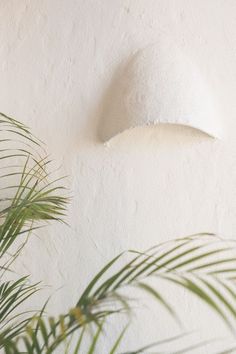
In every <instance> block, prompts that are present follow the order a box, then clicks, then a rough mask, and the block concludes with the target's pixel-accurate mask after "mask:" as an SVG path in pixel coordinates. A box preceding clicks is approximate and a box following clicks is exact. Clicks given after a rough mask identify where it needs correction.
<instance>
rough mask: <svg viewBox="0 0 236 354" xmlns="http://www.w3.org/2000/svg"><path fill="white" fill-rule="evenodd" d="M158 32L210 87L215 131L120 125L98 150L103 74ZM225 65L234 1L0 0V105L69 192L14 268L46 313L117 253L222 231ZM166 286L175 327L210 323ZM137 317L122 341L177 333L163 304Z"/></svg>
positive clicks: (231, 216)
mask: <svg viewBox="0 0 236 354" xmlns="http://www.w3.org/2000/svg"><path fill="white" fill-rule="evenodd" d="M161 35H165V36H169V37H170V38H171V39H172V40H173V41H175V42H176V43H177V45H178V46H180V47H182V48H184V49H185V50H186V51H187V52H188V53H189V55H190V56H191V57H192V59H193V60H194V61H195V62H196V63H197V65H199V66H200V67H201V70H202V72H203V73H204V75H205V76H206V78H207V80H208V81H209V83H210V84H211V85H212V87H213V91H214V95H215V97H216V99H217V100H218V101H219V103H220V104H221V110H222V115H221V117H222V122H223V126H224V130H225V131H224V136H223V139H222V140H221V141H214V140H212V139H209V138H207V137H206V136H203V135H201V134H199V133H198V132H196V131H193V130H191V129H187V128H186V129H183V128H182V129H181V128H170V127H168V128H167V127H160V126H159V127H155V128H145V129H144V128H143V129H137V130H134V131H130V132H127V133H125V134H124V135H122V136H119V137H118V138H117V139H115V140H114V141H113V142H112V144H111V146H110V147H105V146H104V145H103V144H102V142H101V141H100V138H99V136H100V132H101V130H102V124H103V121H102V119H101V113H102V111H103V104H104V102H106V101H107V100H108V99H109V97H110V95H111V91H110V89H111V82H112V79H113V77H114V75H115V74H116V72H117V71H118V70H120V68H122V67H123V65H125V64H126V62H127V60H128V59H129V58H130V56H131V55H132V54H133V53H134V52H135V51H136V50H138V49H140V48H143V47H145V46H146V45H148V44H150V43H154V42H155V41H156V40H157V39H158V38H159V36H161ZM235 63H236V1H235V0H40V1H38V0H30V1H29V0H28V1H26V0H14V1H13V0H5V1H4V0H2V1H0V110H1V111H3V112H5V113H6V114H9V115H12V116H14V117H15V118H18V119H20V120H22V121H24V122H25V123H27V124H28V125H30V126H31V127H32V128H33V131H34V132H35V133H36V134H37V135H38V136H39V137H40V138H41V139H43V140H44V141H45V142H46V143H47V145H48V150H49V151H50V152H51V153H52V155H53V157H55V158H56V159H57V161H58V165H61V170H60V172H58V175H59V174H67V175H69V176H70V177H69V180H68V182H67V184H68V186H69V187H70V189H71V191H72V194H73V196H74V198H73V201H72V203H71V205H70V207H69V213H68V214H69V216H68V222H69V223H70V225H71V226H70V228H69V227H66V226H64V225H53V226H50V227H49V228H48V229H45V230H44V232H43V233H42V234H41V236H40V237H39V238H34V239H32V240H31V241H30V245H29V247H28V249H27V251H25V255H24V258H23V259H22V261H21V262H22V264H21V268H20V269H21V270H22V271H24V272H26V273H27V272H30V273H33V277H34V279H37V280H39V279H42V280H43V281H44V283H46V284H50V285H52V288H51V289H50V290H49V292H55V290H56V289H59V288H60V287H61V288H60V290H58V291H57V292H56V293H55V294H54V297H53V301H52V303H51V308H52V311H54V312H55V313H56V312H59V311H63V310H64V309H67V308H68V307H69V306H71V305H72V304H73V303H74V302H75V301H76V299H77V297H78V294H79V291H81V289H82V288H83V286H85V284H86V282H87V281H88V280H89V279H90V278H91V276H92V275H93V274H94V273H95V272H96V271H97V270H98V268H99V267H101V266H102V265H104V263H105V262H106V261H108V260H109V259H111V257H113V256H114V255H115V254H117V253H118V252H120V251H121V250H124V249H128V248H136V249H141V250H142V249H145V248H147V247H149V246H151V245H153V244H155V243H158V242H160V241H163V240H167V239H171V238H175V237H178V236H183V235H188V234H191V233H195V232H198V231H211V232H217V233H219V234H221V235H223V236H224V237H234V231H235V229H236V214H235V212H236V193H235V186H236V173H235V172H236V169H235V157H236V156H235V155H236V154H235V153H236V139H235V134H236V118H235V117H236V104H235V102H236V98H235V93H236V65H235ZM168 291H169V297H170V298H172V300H174V301H175V302H176V303H177V304H178V306H179V307H180V306H182V308H183V311H185V317H186V321H187V322H186V324H187V329H191V328H202V329H203V332H206V331H208V332H209V335H214V334H216V333H217V331H223V329H224V327H223V325H222V324H221V323H220V322H219V321H218V320H217V317H216V316H215V315H213V314H212V313H211V312H210V313H209V312H207V311H206V309H205V307H204V306H202V305H200V307H199V306H198V302H193V300H191V299H190V298H189V297H187V296H186V295H184V297H183V296H182V295H183V294H180V293H178V292H175V293H174V294H175V296H173V289H172V288H171V289H169V290H168ZM41 296H42V299H43V298H45V297H44V296H45V293H42V295H41ZM183 299H184V300H185V303H184V301H183ZM144 319H145V320H144ZM139 323H140V326H137V328H134V329H133V330H130V332H129V334H128V337H127V341H126V347H125V349H128V348H131V349H133V348H136V347H138V346H139V345H142V344H144V343H148V342H150V341H152V340H153V339H158V338H159V336H160V335H161V336H168V335H172V334H173V333H174V331H177V329H176V326H175V325H173V326H172V325H171V322H170V319H169V317H165V315H164V313H163V312H162V311H161V312H160V315H159V314H158V313H157V314H153V313H150V312H148V310H147V313H146V314H142V315H141V318H140V319H139ZM114 326H115V325H114ZM172 327H173V330H172ZM204 334H205V333H204ZM137 336H138V337H137ZM137 338H139V340H138V339H137ZM111 340H112V338H108V339H107V343H110V342H111ZM105 348H106V344H104V348H103V349H101V353H106V349H105ZM201 353H203V351H202V352H201ZM206 353H207V351H206Z"/></svg>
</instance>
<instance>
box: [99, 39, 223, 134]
mask: <svg viewBox="0 0 236 354" xmlns="http://www.w3.org/2000/svg"><path fill="white" fill-rule="evenodd" d="M112 90H113V92H111V93H110V96H109V97H110V98H109V107H108V109H106V111H105V112H104V113H105V115H106V122H105V125H106V127H104V134H103V138H104V140H105V141H109V140H110V139H111V138H112V137H114V136H115V135H117V134H120V133H122V132H123V131H125V130H127V129H131V128H134V127H140V126H145V125H152V124H158V123H164V124H166V123H168V124H180V125H184V126H189V127H192V128H195V129H198V130H200V131H202V132H204V133H206V134H208V135H209V136H212V137H220V131H221V130H220V125H219V119H218V112H217V108H216V107H217V103H216V102H215V101H214V98H213V97H212V92H211V89H210V88H209V86H208V84H207V82H206V80H205V78H204V77H203V75H202V73H201V72H200V70H199V68H198V67H197V65H195V64H194V63H193V62H192V61H191V60H190V58H189V57H188V56H187V55H185V54H184V53H183V52H182V51H181V50H180V49H178V48H176V47H175V46H174V45H172V44H170V43H169V42H165V41H164V42H163V43H161V45H160V44H159V45H152V46H149V47H147V48H145V49H143V50H140V51H139V52H137V53H136V54H135V55H134V57H133V58H132V60H131V61H130V62H129V64H128V65H127V67H126V69H125V70H124V72H123V73H122V75H121V76H120V77H119V79H118V80H117V83H116V85H113V88H112Z"/></svg>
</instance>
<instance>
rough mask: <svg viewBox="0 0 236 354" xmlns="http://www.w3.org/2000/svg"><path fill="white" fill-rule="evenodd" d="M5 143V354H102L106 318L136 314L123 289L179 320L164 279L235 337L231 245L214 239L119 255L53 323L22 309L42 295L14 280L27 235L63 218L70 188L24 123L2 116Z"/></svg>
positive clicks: (0, 251)
mask: <svg viewBox="0 0 236 354" xmlns="http://www.w3.org/2000/svg"><path fill="white" fill-rule="evenodd" d="M0 144H1V145H2V149H0V161H1V167H0V171H1V175H0V181H1V189H0V193H1V196H0V201H1V209H0V259H1V264H0V277H1V278H0V349H2V350H3V351H4V352H5V353H6V354H17V353H29V354H41V353H45V354H50V353H53V352H55V351H57V350H61V351H63V352H65V353H69V354H70V353H72V354H73V353H74V354H76V353H83V354H84V350H85V349H84V348H85V347H86V348H87V349H86V353H87V354H93V353H98V352H97V350H98V343H99V340H100V339H101V338H103V336H104V333H105V332H106V324H107V323H108V320H109V317H110V316H113V317H114V316H117V318H119V317H118V316H119V314H124V315H126V316H129V313H130V312H131V311H132V303H133V299H130V298H127V297H126V296H125V295H124V292H125V291H126V289H135V292H134V291H133V293H137V294H139V292H140V293H141V292H145V294H147V295H148V296H150V297H152V298H153V299H155V300H156V301H157V303H158V304H159V305H160V306H162V307H163V308H164V309H165V310H166V311H167V312H168V313H169V314H170V315H171V316H172V317H173V318H174V319H178V320H179V314H178V313H176V309H175V308H174V307H173V305H172V304H170V303H169V302H168V301H167V299H166V296H165V293H164V291H163V289H162V288H161V287H160V286H159V283H160V281H161V280H162V281H166V282H167V283H170V284H172V285H174V286H176V287H181V288H183V289H185V290H186V291H187V292H189V293H191V294H193V295H195V296H197V297H198V298H199V299H201V300H202V301H203V302H204V303H205V304H206V305H207V306H208V307H210V308H211V309H212V310H213V311H215V312H216V313H217V314H218V315H219V317H220V318H221V319H222V320H223V321H224V322H225V324H226V325H227V326H228V327H229V328H230V330H231V331H232V332H233V333H235V328H236V306H235V299H236V286H235V275H236V274H235V273H236V255H235V248H234V242H229V241H223V240H221V239H220V238H218V237H216V236H215V235H212V234H198V235H193V236H189V237H185V238H181V239H178V240H174V241H171V242H166V243H163V244H159V245H157V246H155V247H153V248H151V249H149V250H147V251H145V252H137V251H133V250H130V251H128V252H124V253H122V254H120V255H118V256H116V257H115V258H114V259H113V260H111V261H110V262H109V263H108V264H107V265H105V266H104V268H103V269H102V270H101V271H100V272H99V273H98V274H96V275H95V276H94V278H93V279H92V280H91V281H90V283H89V284H88V286H87V287H86V289H85V290H84V291H83V293H82V295H81V296H80V298H79V300H78V302H77V304H75V305H74V307H73V308H72V309H71V310H69V311H68V313H66V314H63V315H60V316H58V317H48V316H47V315H46V314H45V312H44V310H45V308H43V309H42V310H41V311H40V312H39V313H30V312H22V310H21V306H22V304H23V303H24V302H26V301H27V300H28V298H29V297H31V296H32V295H33V294H34V293H35V292H37V291H38V290H39V289H38V284H31V283H30V278H29V277H21V278H19V279H13V280H9V277H10V275H11V274H12V273H11V272H10V270H11V265H12V263H13V262H14V260H15V259H16V257H17V256H18V255H19V254H20V252H21V250H22V249H23V247H24V245H25V243H26V242H27V239H28V237H29V235H30V234H32V233H33V232H34V231H35V230H37V229H38V228H40V227H42V226H44V224H47V222H48V221H50V220H55V221H62V220H63V218H64V215H65V208H66V204H67V202H68V199H67V197H65V196H63V194H65V189H64V188H63V187H62V186H61V185H58V184H60V180H53V179H52V177H51V175H50V174H49V173H48V172H47V169H48V166H49V165H50V161H49V159H48V158H47V156H45V152H44V149H43V147H42V146H43V145H42V143H41V142H40V141H39V140H38V139H36V138H35V137H34V136H33V135H32V134H31V132H30V131H29V129H28V128H27V127H26V126H25V125H23V124H22V123H20V122H18V121H16V120H14V119H12V118H10V117H7V116H6V115H4V114H0ZM154 284H157V285H154ZM138 291H139V292H138ZM45 307H46V305H45ZM126 330H127V327H125V328H124V329H123V330H122V331H121V333H120V334H119V336H118V337H117V339H116V340H115V341H114V344H113V346H112V347H111V349H110V354H115V353H118V350H119V345H120V344H121V342H122V340H123V337H124V335H125V333H126ZM91 333H92V335H91ZM88 334H89V335H88ZM181 338H182V336H177V337H173V338H169V339H165V340H160V341H159V342H156V343H153V344H151V345H147V346H145V347H143V348H141V349H137V350H135V351H131V352H127V354H128V353H133V354H134V353H145V352H147V350H149V349H151V348H155V352H156V353H163V349H162V348H163V345H165V344H171V343H172V342H173V343H174V342H176V341H178V340H179V339H181ZM205 344H206V343H205V342H204V343H197V344H196V345H192V346H190V347H182V349H180V350H178V351H172V354H174V353H176V354H178V353H179V354H182V353H191V352H192V350H193V349H194V348H197V347H199V348H200V347H201V346H204V345H205ZM164 352H165V353H167V352H166V351H164ZM233 352H236V350H235V348H233V347H232V348H230V349H228V351H225V352H222V354H224V353H233Z"/></svg>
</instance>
